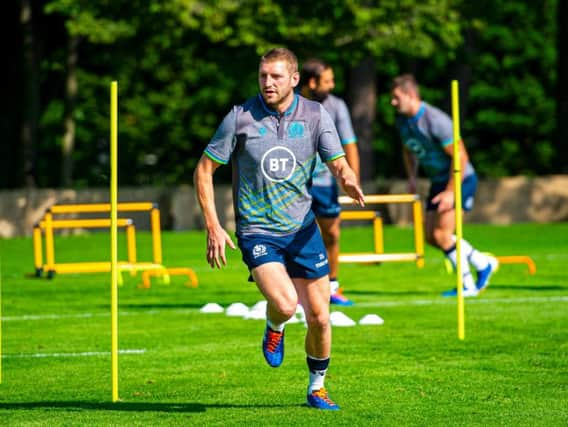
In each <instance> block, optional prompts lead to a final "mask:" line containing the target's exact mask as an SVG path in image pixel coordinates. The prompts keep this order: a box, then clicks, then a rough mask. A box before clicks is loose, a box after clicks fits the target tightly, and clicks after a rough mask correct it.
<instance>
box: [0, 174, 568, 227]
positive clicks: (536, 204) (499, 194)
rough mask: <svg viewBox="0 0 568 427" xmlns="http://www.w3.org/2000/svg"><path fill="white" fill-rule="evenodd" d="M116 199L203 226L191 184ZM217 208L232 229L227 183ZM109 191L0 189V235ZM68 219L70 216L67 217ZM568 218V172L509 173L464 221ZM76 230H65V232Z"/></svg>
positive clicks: (397, 213)
mask: <svg viewBox="0 0 568 427" xmlns="http://www.w3.org/2000/svg"><path fill="white" fill-rule="evenodd" d="M427 188H428V184H427V182H426V181H420V182H419V187H418V190H419V193H420V194H421V195H422V196H425V195H426V192H427ZM364 189H365V192H366V194H388V193H392V194H396V193H406V192H407V184H406V181H403V180H392V181H380V182H378V183H376V184H375V183H368V184H365V185H364ZM118 194H119V201H120V202H129V201H151V202H156V203H158V205H159V207H160V214H161V221H162V228H163V229H168V230H187V229H198V228H201V227H202V221H201V215H200V212H199V208H198V205H197V203H196V201H195V195H194V192H193V188H192V187H190V186H185V185H182V186H179V187H175V188H158V187H137V188H120V189H119V192H118ZM215 196H216V206H217V210H218V214H219V217H220V219H221V222H222V223H223V224H224V225H225V227H227V228H228V229H229V230H234V227H235V222H234V215H233V208H232V194H231V190H230V187H229V186H217V187H216V195H215ZM108 200H109V194H108V189H106V188H105V189H84V190H49V189H40V190H26V189H22V190H10V191H0V237H2V238H8V237H15V236H29V235H31V232H32V229H33V226H34V224H36V223H37V222H38V221H39V220H40V219H41V218H42V216H43V214H44V213H45V211H46V209H48V208H49V207H50V206H51V205H53V204H65V203H108ZM379 209H380V210H381V212H382V213H383V216H384V218H385V222H387V223H395V224H401V225H404V224H409V223H410V222H411V210H410V206H409V205H388V206H380V207H379ZM127 216H128V217H129V218H132V219H133V220H134V222H135V224H136V228H137V229H139V230H145V229H149V215H148V214H147V213H128V214H127ZM68 217H69V216H68ZM558 221H568V176H566V175H552V176H546V177H538V178H527V177H511V178H503V179H499V180H484V181H481V182H480V183H479V188H478V191H477V196H476V204H475V208H474V210H473V212H471V213H470V214H468V216H466V222H472V223H492V224H511V223H516V222H558ZM71 232H73V233H77V232H80V230H68V233H71Z"/></svg>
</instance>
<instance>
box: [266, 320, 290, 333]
mask: <svg viewBox="0 0 568 427" xmlns="http://www.w3.org/2000/svg"><path fill="white" fill-rule="evenodd" d="M266 324H267V325H268V327H269V328H270V329H272V330H273V331H274V332H282V331H283V330H284V325H285V323H272V322H271V321H270V319H266Z"/></svg>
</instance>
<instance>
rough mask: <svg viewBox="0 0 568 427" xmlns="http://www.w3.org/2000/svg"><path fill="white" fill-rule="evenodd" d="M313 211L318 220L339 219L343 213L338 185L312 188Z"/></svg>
mask: <svg viewBox="0 0 568 427" xmlns="http://www.w3.org/2000/svg"><path fill="white" fill-rule="evenodd" d="M310 194H311V195H312V211H314V213H315V214H316V217H318V218H321V217H323V218H337V217H338V216H339V213H340V212H341V206H340V205H339V200H338V197H339V190H338V188H337V184H335V183H334V184H333V185H329V186H326V187H320V186H315V185H314V186H312V188H311V189H310Z"/></svg>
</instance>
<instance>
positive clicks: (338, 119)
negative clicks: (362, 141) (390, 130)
mask: <svg viewBox="0 0 568 427" xmlns="http://www.w3.org/2000/svg"><path fill="white" fill-rule="evenodd" d="M321 104H322V105H323V107H324V108H325V110H326V111H327V112H328V113H329V115H330V116H331V119H332V120H333V123H334V124H335V127H336V129H337V133H338V134H339V139H340V140H341V145H347V144H354V143H356V142H357V137H356V136H355V132H353V125H352V124H351V117H350V116H349V110H348V109H347V105H346V104H345V101H343V99H341V98H338V97H337V96H334V95H331V94H330V95H328V96H327V97H326V98H325V99H324V100H323V101H322V103H321ZM334 182H335V178H334V177H333V175H332V174H331V172H330V171H329V169H328V168H327V166H326V165H325V163H324V162H322V161H321V159H320V158H319V157H318V159H317V165H316V170H315V171H314V176H313V182H312V185H313V186H316V187H329V186H330V185H333V184H334Z"/></svg>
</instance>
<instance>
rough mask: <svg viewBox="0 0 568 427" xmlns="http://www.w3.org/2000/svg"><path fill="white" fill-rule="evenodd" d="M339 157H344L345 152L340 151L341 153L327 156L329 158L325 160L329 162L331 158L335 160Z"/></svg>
mask: <svg viewBox="0 0 568 427" xmlns="http://www.w3.org/2000/svg"><path fill="white" fill-rule="evenodd" d="M340 157H345V153H343V152H341V153H337V154H334V155H333V156H331V157H329V158H328V159H327V160H326V162H331V161H332V160H337V159H339V158H340Z"/></svg>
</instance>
